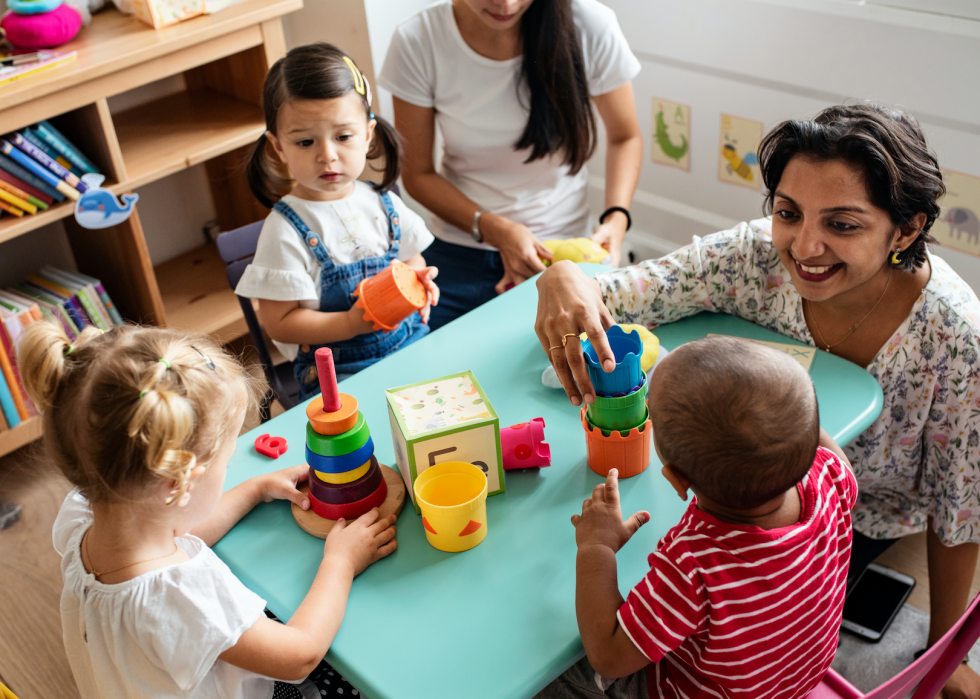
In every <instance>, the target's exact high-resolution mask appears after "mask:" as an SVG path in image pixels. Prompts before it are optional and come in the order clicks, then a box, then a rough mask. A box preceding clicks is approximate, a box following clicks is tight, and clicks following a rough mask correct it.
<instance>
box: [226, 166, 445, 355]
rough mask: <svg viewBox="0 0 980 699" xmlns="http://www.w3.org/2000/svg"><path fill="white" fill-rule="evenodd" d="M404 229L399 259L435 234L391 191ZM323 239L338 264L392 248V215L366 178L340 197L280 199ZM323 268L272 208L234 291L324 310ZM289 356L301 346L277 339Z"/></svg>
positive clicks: (415, 252) (411, 254) (410, 254)
mask: <svg viewBox="0 0 980 699" xmlns="http://www.w3.org/2000/svg"><path fill="white" fill-rule="evenodd" d="M388 194H389V196H390V197H391V203H392V205H393V206H394V208H395V213H396V214H397V215H398V223H399V226H400V227H401V232H402V234H401V247H400V248H399V249H398V259H399V260H402V261H403V262H404V261H405V260H408V259H411V258H412V257H415V256H416V255H418V254H419V253H420V252H422V251H423V250H425V249H426V248H427V247H429V246H430V245H431V244H432V241H433V240H434V238H433V237H432V234H431V233H430V232H429V229H428V228H426V227H425V222H424V221H423V220H422V218H421V217H420V216H419V215H418V214H416V213H415V212H414V211H412V210H411V209H409V208H408V206H406V205H405V202H403V201H402V200H401V198H400V197H399V196H398V195H397V194H395V193H394V192H389V193H388ZM282 200H283V202H285V203H286V204H288V205H289V206H290V207H291V208H292V209H293V211H295V212H296V214H297V215H298V216H299V217H300V218H301V219H302V220H303V223H305V224H306V225H307V227H308V228H309V229H310V230H311V231H312V232H313V233H316V235H317V237H319V239H320V240H321V241H322V242H323V245H324V246H325V247H326V249H327V253H328V254H329V255H330V257H331V259H332V260H333V261H334V263H335V264H338V265H346V264H350V263H351V262H356V261H357V260H361V259H364V258H365V257H378V256H379V255H383V254H385V253H386V252H388V248H389V247H390V246H389V242H390V240H391V238H390V236H389V234H388V216H387V215H386V214H385V209H384V204H383V203H382V202H381V197H380V195H379V194H378V193H377V192H375V191H374V189H372V187H371V185H369V184H367V183H366V182H361V181H357V182H355V184H354V191H353V192H351V194H349V195H348V196H347V197H345V198H344V199H339V200H337V201H308V200H306V199H300V198H298V197H294V196H292V195H286V196H285V197H283V198H282ZM322 269H323V266H322V265H321V264H320V262H319V261H318V260H317V259H316V256H315V255H314V254H313V251H312V250H311V249H310V247H309V245H307V243H306V242H305V241H304V240H303V239H302V238H301V237H300V236H299V233H297V232H296V229H295V228H293V226H292V224H290V223H289V221H287V220H286V219H285V217H283V216H282V215H281V214H279V213H278V212H276V211H273V212H272V213H271V214H269V216H268V218H266V220H265V224H263V226H262V233H261V234H260V235H259V242H258V246H257V247H256V249H255V257H254V258H253V259H252V263H251V264H250V265H249V266H248V267H246V268H245V273H244V274H242V278H241V280H240V281H239V282H238V286H237V287H236V288H235V293H236V294H238V295H239V296H244V297H246V298H253V299H269V300H270V301H299V303H300V306H301V307H302V308H312V309H313V310H318V309H319V308H320V271H321V270H322ZM275 345H276V347H278V348H279V351H280V352H282V354H283V356H284V357H286V359H288V360H290V361H292V360H293V359H295V358H296V353H297V351H298V350H299V345H291V344H285V343H282V342H276V343H275Z"/></svg>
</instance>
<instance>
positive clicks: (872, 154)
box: [759, 102, 946, 272]
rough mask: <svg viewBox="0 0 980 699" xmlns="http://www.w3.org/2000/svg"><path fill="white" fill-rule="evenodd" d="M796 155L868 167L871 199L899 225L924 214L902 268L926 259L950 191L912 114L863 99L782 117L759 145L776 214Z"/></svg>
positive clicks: (768, 210) (769, 209) (768, 198)
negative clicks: (802, 116) (806, 115)
mask: <svg viewBox="0 0 980 699" xmlns="http://www.w3.org/2000/svg"><path fill="white" fill-rule="evenodd" d="M794 155H802V156H805V157H808V158H813V159H815V160H820V161H827V160H842V161H844V162H846V163H849V164H851V165H853V166H855V167H858V168H860V169H861V170H862V171H863V172H864V181H865V184H866V186H867V188H868V196H869V197H870V199H871V202H872V203H873V204H874V205H875V206H877V207H878V208H880V209H884V210H885V211H887V212H888V215H889V216H890V217H891V220H892V223H894V224H895V225H896V226H905V225H908V224H909V223H910V222H911V220H912V219H913V218H914V217H915V215H916V214H920V213H923V214H925V215H926V224H925V225H924V226H923V227H922V232H921V233H919V237H918V238H916V239H915V241H914V242H913V243H912V244H911V245H910V246H909V247H908V249H906V251H905V252H904V253H902V257H903V258H904V259H903V260H902V263H901V265H900V268H902V269H904V270H905V271H908V272H911V271H912V270H914V269H916V268H918V267H921V266H922V265H923V264H925V261H926V244H927V243H934V242H935V239H933V237H932V236H931V235H929V229H930V228H932V224H933V223H935V221H936V218H937V217H938V216H939V210H940V207H939V200H940V199H941V198H942V196H943V195H944V194H945V193H946V186H945V185H944V184H943V174H942V172H941V171H940V170H939V163H938V161H937V160H936V156H935V154H934V153H933V152H932V151H931V150H929V146H928V145H926V137H925V135H923V133H922V129H921V128H920V127H919V124H918V122H917V121H916V120H915V118H914V117H913V116H911V115H910V114H907V113H906V112H903V111H902V110H900V109H896V108H889V107H884V106H882V105H879V104H874V103H872V102H867V103H865V104H853V105H838V106H835V107H828V108H827V109H824V110H823V111H822V112H820V113H819V114H817V116H816V117H814V118H813V120H812V121H784V122H783V123H782V124H780V125H779V126H777V127H776V128H774V129H773V130H772V131H770V132H769V133H768V134H767V135H766V137H765V138H764V139H762V143H761V144H760V145H759V167H760V169H761V170H762V181H763V182H765V184H766V189H767V190H768V191H767V193H766V202H765V212H766V215H771V214H772V206H773V200H774V199H775V196H776V187H778V186H779V181H780V180H781V179H782V177H783V170H785V169H786V165H787V163H789V161H790V159H791V158H792V157H793V156H794Z"/></svg>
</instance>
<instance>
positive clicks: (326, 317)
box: [258, 299, 374, 345]
mask: <svg viewBox="0 0 980 699" xmlns="http://www.w3.org/2000/svg"><path fill="white" fill-rule="evenodd" d="M258 315H259V322H260V323H262V327H264V328H265V329H266V332H268V333H269V337H271V338H272V339H273V340H276V341H277V342H285V343H290V344H296V345H326V344H329V343H331V342H341V341H343V340H349V339H351V338H352V337H356V336H358V335H363V334H364V333H368V332H371V331H372V330H373V329H374V324H373V323H371V322H369V321H366V320H364V309H362V308H358V307H357V306H352V307H351V309H350V310H349V311H338V312H336V313H324V312H322V311H314V310H313V309H311V308H301V307H300V305H299V301H270V300H268V299H260V300H259V311H258Z"/></svg>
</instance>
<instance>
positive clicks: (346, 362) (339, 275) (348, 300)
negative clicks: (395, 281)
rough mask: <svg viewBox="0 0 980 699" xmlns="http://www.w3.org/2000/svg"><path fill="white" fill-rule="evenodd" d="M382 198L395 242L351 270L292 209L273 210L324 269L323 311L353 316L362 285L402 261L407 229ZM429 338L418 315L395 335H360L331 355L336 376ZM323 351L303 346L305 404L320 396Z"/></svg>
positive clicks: (300, 371)
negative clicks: (318, 354) (319, 360)
mask: <svg viewBox="0 0 980 699" xmlns="http://www.w3.org/2000/svg"><path fill="white" fill-rule="evenodd" d="M380 196H381V203H382V204H384V209H385V213H386V214H387V217H388V235H389V236H390V238H391V243H390V245H389V247H388V252H387V253H385V254H384V255H378V256H377V257H366V258H364V259H361V260H357V261H356V262H351V263H350V264H347V265H338V264H335V263H334V261H333V259H331V257H330V255H329V254H327V249H326V248H325V247H324V245H323V241H321V240H320V239H319V237H318V236H317V235H316V234H315V233H312V232H311V231H310V229H309V228H308V227H307V226H306V224H305V223H303V220H302V219H301V218H300V217H299V216H298V215H297V214H296V212H295V211H293V209H292V208H291V207H290V206H289V205H288V204H285V203H283V202H282V201H280V202H278V203H277V204H276V205H275V206H274V207H273V209H274V210H275V211H278V212H279V213H280V214H281V215H282V216H283V218H285V219H286V220H287V221H288V222H289V223H290V225H292V227H293V228H294V229H295V230H296V232H297V233H299V235H300V237H301V238H303V240H304V241H305V242H306V244H307V245H308V246H309V247H310V250H312V251H313V255H314V256H315V257H316V259H317V261H318V262H319V263H320V264H321V265H323V270H322V271H321V272H320V311H322V312H324V313H336V312H340V311H348V310H350V308H351V306H353V305H354V298H355V297H354V296H353V292H354V291H355V290H356V289H357V285H358V284H359V283H360V282H361V280H362V279H367V278H368V277H373V276H374V275H376V274H378V273H380V272H383V271H384V269H385V267H387V266H388V265H389V264H391V262H392V260H397V259H398V249H399V247H401V245H400V241H401V237H402V229H401V226H400V225H399V224H398V215H397V214H396V213H395V207H394V206H393V205H392V203H391V197H390V196H389V195H388V193H387V192H384V193H382V194H381V195H380ZM428 332H429V326H427V325H423V324H422V319H421V318H420V317H419V314H418V313H413V314H412V315H410V316H409V317H408V318H406V319H405V320H403V321H402V322H401V323H400V324H399V326H398V327H397V328H395V329H394V330H392V331H391V332H384V331H382V330H379V331H377V332H369V333H365V334H363V335H358V336H356V337H352V338H351V339H349V340H344V341H342V342H334V343H331V344H330V349H332V350H333V361H334V367H335V368H336V370H337V375H338V376H341V375H343V374H354V373H357V372H358V371H360V370H361V369H365V368H367V367H369V366H371V365H372V364H374V363H375V362H377V361H378V360H379V359H381V358H382V357H386V356H388V355H389V354H391V353H392V352H395V351H397V350H399V349H401V348H402V347H404V346H406V345H409V344H411V343H412V342H415V341H416V340H418V339H419V338H421V337H424V336H425V335H426V334H428ZM324 346H326V345H317V346H309V345H303V346H302V347H300V351H299V353H298V354H297V355H296V359H295V360H294V362H293V371H294V372H295V374H296V381H297V382H298V383H299V389H300V392H299V398H300V400H306V399H307V398H310V397H312V396H315V395H316V394H318V393H319V392H320V384H319V381H318V380H317V374H316V360H315V358H314V352H316V350H317V347H324Z"/></svg>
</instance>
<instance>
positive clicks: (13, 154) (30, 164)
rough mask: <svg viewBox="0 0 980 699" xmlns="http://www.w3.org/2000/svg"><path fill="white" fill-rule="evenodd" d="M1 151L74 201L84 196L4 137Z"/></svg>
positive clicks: (0, 146)
mask: <svg viewBox="0 0 980 699" xmlns="http://www.w3.org/2000/svg"><path fill="white" fill-rule="evenodd" d="M0 152H2V153H3V154H4V155H6V156H7V157H8V158H10V159H11V160H14V161H16V162H17V164H18V165H20V166H21V167H24V168H27V170H29V171H30V172H31V174H33V175H35V176H36V177H40V178H41V179H42V180H44V182H45V183H46V184H47V185H48V186H49V187H54V188H55V189H57V190H58V191H59V192H61V193H62V194H64V195H65V196H66V197H68V198H69V199H71V200H72V201H74V200H76V199H78V198H79V197H80V196H82V195H81V194H80V193H79V192H78V190H77V189H75V188H74V187H72V186H71V185H70V184H68V183H67V182H65V181H64V180H63V179H61V178H60V177H55V176H54V175H53V174H51V171H49V170H48V169H47V168H45V167H44V166H43V165H41V164H40V163H39V162H37V161H36V160H34V158H32V157H31V156H29V155H28V154H27V153H25V152H24V151H22V150H20V149H19V148H15V147H14V145H13V144H12V143H10V142H9V141H5V140H3V139H2V138H0Z"/></svg>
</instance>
